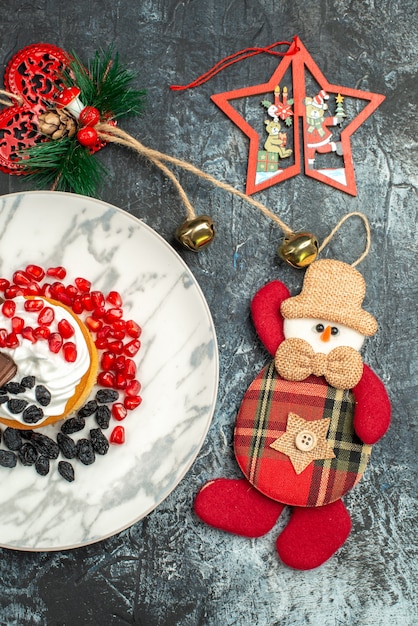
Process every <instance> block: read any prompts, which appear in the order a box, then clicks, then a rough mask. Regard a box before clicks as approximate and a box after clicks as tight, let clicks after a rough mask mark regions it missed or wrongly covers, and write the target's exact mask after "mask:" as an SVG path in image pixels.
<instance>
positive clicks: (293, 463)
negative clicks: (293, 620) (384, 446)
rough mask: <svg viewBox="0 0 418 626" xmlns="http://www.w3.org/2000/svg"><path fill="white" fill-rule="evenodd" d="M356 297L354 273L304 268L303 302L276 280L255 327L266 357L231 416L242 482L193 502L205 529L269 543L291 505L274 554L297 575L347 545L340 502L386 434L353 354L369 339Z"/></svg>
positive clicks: (258, 305)
mask: <svg viewBox="0 0 418 626" xmlns="http://www.w3.org/2000/svg"><path fill="white" fill-rule="evenodd" d="M364 295H365V283H364V279H363V277H362V275H361V274H360V273H359V272H358V271H357V270H356V269H354V267H352V266H350V265H347V264H346V263H343V262H341V261H335V260H327V259H324V260H318V261H315V262H314V263H312V265H310V266H309V268H308V269H307V271H306V275H305V279H304V284H303V288H302V291H301V293H300V294H299V295H297V296H294V297H290V293H289V291H288V289H287V287H286V286H285V285H284V284H283V283H281V282H279V281H273V282H271V283H268V284H267V285H266V286H265V287H263V288H262V289H261V290H260V291H259V292H258V293H257V294H256V295H255V297H254V298H253V301H252V304H251V313H252V317H253V321H254V325H255V328H256V330H257V332H258V335H259V337H260V339H261V341H262V342H263V344H264V345H265V347H266V349H267V350H268V351H269V353H270V354H271V355H272V356H274V359H273V360H272V361H271V363H270V364H269V365H267V366H266V367H265V368H264V369H263V370H262V371H261V372H260V374H259V375H258V376H257V377H256V379H255V380H254V381H253V382H252V383H251V385H250V387H249V388H248V390H247V391H246V393H245V396H244V398H243V401H242V404H241V407H240V409H239V412H238V416H237V421H236V426H235V434H234V449H235V456H236V459H237V461H238V464H239V466H240V468H241V470H242V472H243V473H244V475H245V478H240V479H225V478H220V479H216V480H213V481H210V482H208V483H207V484H206V485H204V486H203V487H202V488H201V490H200V491H199V493H198V494H197V496H196V500H195V511H196V513H197V515H198V516H199V517H200V518H201V519H202V520H203V521H204V522H206V523H207V524H209V525H211V526H214V527H216V528H219V529H221V530H225V531H228V532H232V533H235V534H239V535H243V536H247V537H259V536H261V535H263V534H265V533H267V532H268V531H270V530H271V529H272V528H273V526H274V524H275V523H276V521H277V520H278V518H279V516H280V513H281V512H282V510H283V508H284V506H285V505H290V506H291V507H293V510H292V513H291V516H290V520H289V522H288V524H287V526H286V527H285V529H284V530H283V531H282V533H281V534H280V535H279V537H278V539H277V541H276V548H277V551H278V554H279V557H280V558H281V560H282V561H283V562H284V563H285V564H286V565H288V566H290V567H293V568H295V569H302V570H307V569H313V568H315V567H318V566H319V565H321V564H322V563H324V562H325V561H327V560H328V559H329V558H330V557H331V556H332V555H333V554H334V553H335V552H336V551H337V550H338V549H339V548H340V547H341V546H342V545H343V543H344V542H345V541H346V539H347V537H348V535H349V533H350V530H351V520H350V516H349V513H348V511H347V509H346V508H345V505H344V504H343V501H342V500H341V498H342V496H344V494H346V493H347V492H348V491H349V490H350V489H351V488H352V487H354V486H355V485H356V484H357V482H358V481H359V480H360V478H361V476H362V474H363V473H364V470H365V468H366V465H367V463H368V460H369V458H370V454H371V449H372V445H373V444H374V443H376V442H377V441H378V440H379V439H380V438H381V437H382V436H383V435H384V433H385V432H386V430H387V429H388V427H389V422H390V402H389V398H388V396H387V393H386V390H385V388H384V385H383V383H382V382H381V380H380V379H379V378H378V377H377V376H376V374H374V373H373V372H372V370H371V369H370V368H369V367H367V365H364V364H363V361H362V358H361V356H360V353H359V350H360V349H361V346H362V344H363V341H364V339H365V337H368V336H372V335H374V333H375V332H376V330H377V323H376V320H375V319H374V317H373V316H372V315H370V313H368V312H367V311H365V310H364V309H363V308H362V302H363V299H364Z"/></svg>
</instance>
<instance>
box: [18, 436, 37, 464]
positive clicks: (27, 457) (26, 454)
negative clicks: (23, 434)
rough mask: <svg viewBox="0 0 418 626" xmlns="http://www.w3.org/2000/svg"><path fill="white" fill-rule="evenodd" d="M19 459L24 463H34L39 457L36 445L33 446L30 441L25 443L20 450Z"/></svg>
mask: <svg viewBox="0 0 418 626" xmlns="http://www.w3.org/2000/svg"><path fill="white" fill-rule="evenodd" d="M17 454H18V456H19V461H20V462H21V463H22V465H33V464H34V463H35V461H36V459H37V458H38V452H37V451H36V448H35V446H33V445H32V444H31V443H29V441H27V442H26V443H24V444H23V445H22V446H21V447H20V448H19V451H18V453H17Z"/></svg>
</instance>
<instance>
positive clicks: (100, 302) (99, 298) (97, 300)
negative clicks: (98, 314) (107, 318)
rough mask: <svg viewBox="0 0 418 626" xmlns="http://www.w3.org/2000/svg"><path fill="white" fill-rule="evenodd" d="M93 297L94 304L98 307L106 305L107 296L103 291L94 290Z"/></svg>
mask: <svg viewBox="0 0 418 626" xmlns="http://www.w3.org/2000/svg"><path fill="white" fill-rule="evenodd" d="M90 295H91V299H92V301H93V304H94V306H95V307H96V308H98V307H104V305H105V298H104V295H103V294H102V292H101V291H92V292H91V294H90Z"/></svg>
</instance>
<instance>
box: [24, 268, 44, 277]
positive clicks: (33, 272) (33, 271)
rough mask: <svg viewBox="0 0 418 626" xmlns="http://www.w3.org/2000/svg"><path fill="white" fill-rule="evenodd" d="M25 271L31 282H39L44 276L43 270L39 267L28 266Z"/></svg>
mask: <svg viewBox="0 0 418 626" xmlns="http://www.w3.org/2000/svg"><path fill="white" fill-rule="evenodd" d="M25 271H26V274H27V275H28V276H30V277H31V278H32V279H33V280H37V281H39V280H42V279H43V277H44V276H45V270H44V269H43V268H42V267H40V266H39V265H28V266H27V267H26V270H25Z"/></svg>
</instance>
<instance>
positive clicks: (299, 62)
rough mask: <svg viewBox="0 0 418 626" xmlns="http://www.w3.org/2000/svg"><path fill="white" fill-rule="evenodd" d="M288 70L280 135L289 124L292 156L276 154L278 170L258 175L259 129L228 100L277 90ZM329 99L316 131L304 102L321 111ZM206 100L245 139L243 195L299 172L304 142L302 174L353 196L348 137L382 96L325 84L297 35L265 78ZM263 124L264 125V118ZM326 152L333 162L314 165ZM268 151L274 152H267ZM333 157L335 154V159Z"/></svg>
mask: <svg viewBox="0 0 418 626" xmlns="http://www.w3.org/2000/svg"><path fill="white" fill-rule="evenodd" d="M288 70H289V71H290V73H291V83H292V84H291V87H292V92H293V93H292V94H290V95H291V96H292V100H293V102H292V105H293V106H292V113H291V115H292V124H291V127H290V125H289V126H288V128H287V129H286V130H285V132H284V133H282V134H283V135H285V134H288V132H289V128H291V132H292V137H291V142H289V143H291V146H292V147H291V153H292V154H291V156H290V155H289V150H287V154H288V156H285V157H282V158H280V155H278V158H275V161H277V168H276V169H274V167H275V166H274V165H273V166H272V169H270V171H267V172H266V173H265V174H264V175H260V172H259V171H257V169H258V167H259V164H260V152H263V151H262V150H260V148H261V147H262V144H261V141H260V140H261V138H260V133H259V132H258V131H257V130H256V128H254V127H253V126H252V125H251V123H250V122H249V121H247V120H246V119H245V118H244V116H243V115H241V114H240V113H239V112H238V110H237V109H236V108H235V107H234V106H233V105H232V104H231V101H236V100H238V99H241V98H249V97H253V96H264V97H265V96H266V94H267V95H271V94H273V93H274V92H275V89H276V91H277V88H278V87H280V85H281V82H282V81H283V79H284V76H285V74H286V72H288ZM307 75H310V77H311V80H312V79H313V81H315V82H316V84H317V85H318V86H319V89H318V91H317V93H311V92H309V93H308V92H307V80H306V79H307ZM290 95H289V97H290ZM331 97H333V98H334V101H335V112H334V115H331V116H330V110H329V109H330V108H331V107H329V109H328V110H326V109H325V108H323V109H322V111H324V117H323V122H324V124H323V126H322V129H319V127H318V128H316V129H315V127H314V126H315V124H312V123H311V118H310V115H309V111H308V106H309V101H311V102H310V104H311V105H312V106H313V107H315V105H316V108H317V109H318V110H321V109H320V105H321V99H322V101H323V102H322V105H323V104H324V102H325V101H329V99H330V98H331ZM211 99H212V100H213V102H214V103H215V104H216V105H217V106H218V107H219V108H220V109H221V110H222V111H223V112H224V113H225V114H226V115H227V116H228V117H229V118H230V119H231V120H232V121H233V122H234V124H236V125H237V126H238V128H240V130H242V132H243V133H245V134H246V135H247V137H248V138H249V140H250V144H249V154H248V170H247V182H246V192H247V194H253V193H255V192H258V191H262V190H263V189H267V188H268V187H271V186H272V185H276V184H277V183H280V182H282V181H284V180H286V179H289V178H291V177H293V176H296V175H297V174H300V173H301V170H302V165H301V145H302V146H303V160H304V171H305V174H306V175H307V176H310V177H311V178H314V179H316V180H319V181H321V182H323V183H325V184H327V185H330V186H331V187H335V188H336V189H339V190H341V191H344V192H346V193H348V194H350V195H353V196H355V195H356V194H357V189H356V181H355V174H354V164H353V158H352V149H351V136H352V135H353V133H354V132H355V131H356V130H357V129H358V128H359V126H361V124H363V122H364V121H365V120H366V119H367V118H368V117H369V116H370V115H371V114H372V113H373V112H374V111H375V110H376V108H377V107H378V106H379V105H380V104H381V103H382V102H383V100H384V96H383V95H380V94H375V93H371V92H367V91H361V90H358V89H351V88H349V87H343V86H338V85H333V84H331V83H329V82H328V81H327V79H326V78H325V76H324V75H323V74H322V72H321V71H320V69H319V68H318V66H317V64H316V63H315V61H314V60H313V59H312V57H311V55H310V54H309V52H308V51H307V50H306V48H305V47H304V45H303V44H302V42H301V41H300V39H299V38H298V37H295V38H294V41H293V44H292V46H291V47H290V49H289V51H288V52H287V53H286V54H285V56H284V58H283V60H282V61H281V62H280V64H279V65H278V67H277V69H276V70H275V72H274V73H273V75H272V76H271V78H270V80H269V81H268V82H266V83H262V84H259V85H254V86H252V87H244V88H241V89H236V90H233V91H227V92H223V93H219V94H215V95H213V96H211ZM345 99H350V102H351V103H352V104H353V106H352V108H353V113H352V114H351V115H346V114H345V111H344V109H343V102H344V100H345ZM313 101H315V102H313ZM360 103H363V107H362V108H361V110H360V111H359V112H357V109H358V107H359V105H360ZM260 115H261V113H260ZM272 119H274V117H273V118H272ZM283 119H284V118H283V117H281V118H280V117H279V116H276V120H277V121H278V122H279V123H280V120H283ZM333 122H335V123H333ZM264 123H265V124H267V122H266V121H265V122H264ZM316 123H317V122H316ZM331 125H332V126H334V127H337V126H338V128H333V129H332V131H331V130H330V128H329V127H330V126H331ZM336 131H337V132H336ZM315 133H316V135H318V133H319V138H318V136H316V137H314V134H315ZM322 133H325V135H326V136H324V135H322ZM335 135H337V137H335ZM301 138H302V141H301ZM289 143H288V144H287V145H289ZM276 149H277V148H276ZM265 152H266V154H267V158H268V154H269V153H268V151H265ZM284 153H285V152H284ZM326 153H328V155H327V156H329V157H330V156H331V154H330V153H334V155H333V159H334V161H333V163H332V165H331V166H325V167H324V166H322V167H321V166H320V165H319V166H318V164H317V163H316V160H317V157H318V156H319V155H325V154H326ZM271 154H275V153H274V152H272V153H271ZM262 156H265V155H262ZM337 157H339V158H338V159H337ZM335 160H337V161H338V164H337V167H335Z"/></svg>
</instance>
